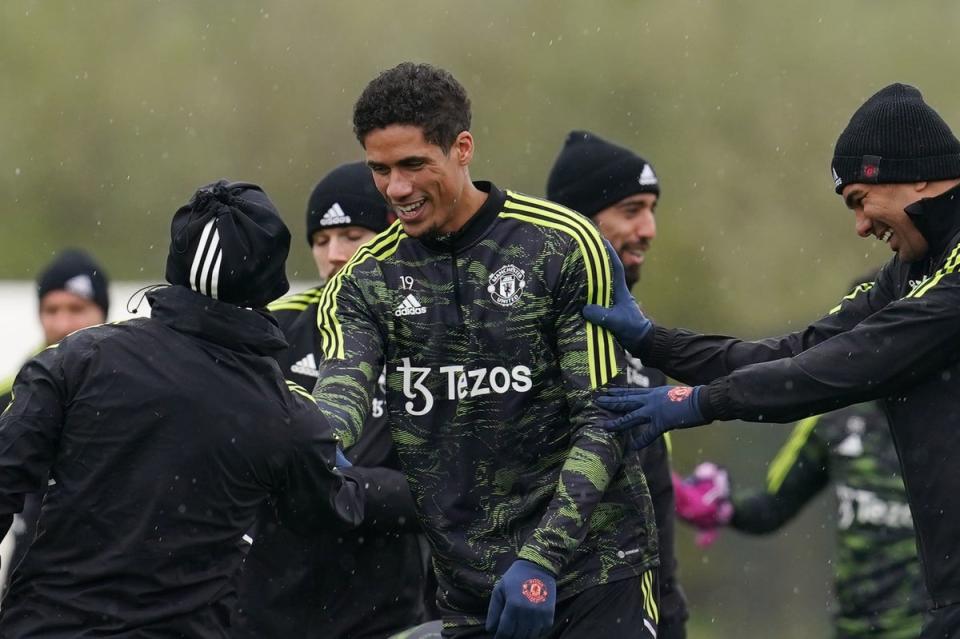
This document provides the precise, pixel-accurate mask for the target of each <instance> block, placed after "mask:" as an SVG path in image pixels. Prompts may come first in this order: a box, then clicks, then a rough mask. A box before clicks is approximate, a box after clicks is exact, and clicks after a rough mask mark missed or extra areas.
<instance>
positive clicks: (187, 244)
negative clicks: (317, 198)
mask: <svg viewBox="0 0 960 639" xmlns="http://www.w3.org/2000/svg"><path fill="white" fill-rule="evenodd" d="M170 237H171V242H170V253H169V254H168V255H167V281H168V282H170V283H171V284H180V285H182V286H186V287H188V288H191V289H193V290H195V291H197V292H198V293H201V294H203V295H208V296H210V297H212V298H215V299H218V300H222V301H224V302H229V303H230V304H236V305H237V306H249V307H253V308H260V307H263V306H266V305H267V304H268V303H269V302H272V301H273V300H275V299H277V298H278V297H280V296H281V295H283V294H284V293H286V292H287V290H288V289H289V288H290V284H289V283H288V282H287V275H286V271H285V269H284V266H285V263H286V259H287V252H288V251H289V250H290V231H288V230H287V227H286V225H285V224H284V223H283V220H281V219H280V215H279V214H278V213H277V209H276V207H274V205H273V203H272V202H271V201H270V199H269V198H268V197H267V195H266V193H264V192H263V190H262V189H261V188H260V187H259V186H257V185H256V184H250V183H248V182H228V181H227V180H219V181H217V182H214V183H212V184H208V185H206V186H204V187H201V188H200V189H199V190H198V191H197V192H196V193H195V194H194V195H193V197H192V198H190V202H188V203H187V204H186V205H184V206H181V207H180V208H179V209H178V210H177V212H176V213H175V214H174V216H173V222H172V223H171V225H170Z"/></svg>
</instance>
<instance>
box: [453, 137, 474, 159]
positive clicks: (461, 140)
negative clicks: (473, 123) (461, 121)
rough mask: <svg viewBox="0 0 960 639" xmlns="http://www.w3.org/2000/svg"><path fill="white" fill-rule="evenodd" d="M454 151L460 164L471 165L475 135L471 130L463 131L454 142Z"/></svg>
mask: <svg viewBox="0 0 960 639" xmlns="http://www.w3.org/2000/svg"><path fill="white" fill-rule="evenodd" d="M452 151H453V153H455V154H456V156H457V162H458V163H459V164H460V166H467V165H469V164H470V162H472V161H473V135H471V134H470V132H469V131H461V132H460V134H459V135H458V136H457V139H456V140H454V142H453V149H452Z"/></svg>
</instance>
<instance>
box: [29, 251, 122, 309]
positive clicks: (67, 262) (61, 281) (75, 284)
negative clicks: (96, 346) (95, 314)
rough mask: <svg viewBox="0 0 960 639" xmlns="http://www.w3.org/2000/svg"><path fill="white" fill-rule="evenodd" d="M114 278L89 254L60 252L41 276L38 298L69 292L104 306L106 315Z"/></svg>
mask: <svg viewBox="0 0 960 639" xmlns="http://www.w3.org/2000/svg"><path fill="white" fill-rule="evenodd" d="M109 285H110V280H109V278H107V274H106V273H105V272H104V271H103V269H102V268H100V265H99V264H97V263H96V261H94V259H93V258H92V257H90V255H88V254H87V253H85V252H83V251H80V250H77V249H67V250H65V251H63V252H62V253H60V255H58V256H57V257H56V259H54V260H53V261H52V262H50V264H49V265H47V268H45V269H44V270H43V272H42V273H41V274H40V277H38V278H37V299H38V300H39V301H43V297H44V295H46V294H47V293H50V292H51V291H67V292H68V293H73V294H74V295H77V296H79V297H82V298H84V299H88V300H90V301H91V302H93V303H94V304H96V305H97V306H99V307H100V308H101V309H103V316H104V317H106V316H107V313H108V312H109V311H110V293H109V291H108V289H109Z"/></svg>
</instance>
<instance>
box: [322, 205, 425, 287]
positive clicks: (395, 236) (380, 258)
mask: <svg viewBox="0 0 960 639" xmlns="http://www.w3.org/2000/svg"><path fill="white" fill-rule="evenodd" d="M410 241H411V240H410V237H409V236H408V235H407V234H406V233H404V232H403V225H402V224H400V221H399V220H397V221H395V222H394V223H393V224H391V225H390V226H388V227H387V229H386V230H385V231H381V232H380V233H378V234H377V235H375V236H373V238H371V239H370V240H369V241H368V242H367V243H366V244H364V245H363V246H361V247H360V248H359V249H358V250H357V252H356V253H354V255H353V257H352V258H350V261H348V262H347V263H346V264H345V265H344V267H343V268H342V269H340V272H339V273H337V275H335V276H334V278H333V280H331V282H332V281H334V280H336V279H338V278H342V277H349V276H350V275H352V274H353V273H354V272H357V271H360V272H362V271H365V270H378V269H379V267H380V263H382V262H384V261H386V260H389V259H390V258H391V257H392V256H393V255H394V254H395V253H396V252H397V249H398V248H399V247H400V246H401V244H403V243H404V242H410Z"/></svg>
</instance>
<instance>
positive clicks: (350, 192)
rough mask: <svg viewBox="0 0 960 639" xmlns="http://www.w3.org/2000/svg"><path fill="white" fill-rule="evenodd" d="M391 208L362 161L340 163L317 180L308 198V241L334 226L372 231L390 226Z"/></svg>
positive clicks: (368, 168) (378, 230)
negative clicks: (362, 228)
mask: <svg viewBox="0 0 960 639" xmlns="http://www.w3.org/2000/svg"><path fill="white" fill-rule="evenodd" d="M390 218H391V213H390V209H389V207H388V206H387V202H386V201H385V200H384V199H383V196H382V195H380V191H378V190H377V187H376V185H375V184H374V182H373V174H371V173H370V167H368V166H367V165H366V164H364V163H363V162H354V163H352V164H342V165H340V166H338V167H337V168H335V169H334V170H332V171H330V172H329V173H327V175H326V176H325V177H324V178H323V179H322V180H320V182H319V183H318V184H317V186H315V187H314V188H313V193H311V194H310V200H309V201H308V202H307V244H313V234H314V233H316V232H317V231H322V230H323V229H328V228H332V227H335V226H362V227H364V228H367V229H370V230H371V231H373V232H375V233H379V232H380V231H383V230H385V229H386V228H387V227H388V226H390V222H391V221H392V220H391V219H390Z"/></svg>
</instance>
